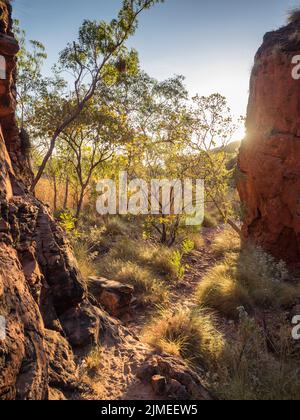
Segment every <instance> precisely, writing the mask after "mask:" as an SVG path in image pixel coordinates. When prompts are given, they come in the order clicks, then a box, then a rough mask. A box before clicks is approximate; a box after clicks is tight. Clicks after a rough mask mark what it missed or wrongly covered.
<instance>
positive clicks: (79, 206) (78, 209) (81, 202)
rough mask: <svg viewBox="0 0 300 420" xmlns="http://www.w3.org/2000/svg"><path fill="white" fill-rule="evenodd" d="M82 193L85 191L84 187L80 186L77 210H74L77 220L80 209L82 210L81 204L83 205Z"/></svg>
mask: <svg viewBox="0 0 300 420" xmlns="http://www.w3.org/2000/svg"><path fill="white" fill-rule="evenodd" d="M84 193H85V189H84V188H82V189H81V192H80V196H79V200H78V203H77V210H76V216H75V217H76V220H77V221H78V220H79V217H80V214H81V210H82V205H83V199H84Z"/></svg>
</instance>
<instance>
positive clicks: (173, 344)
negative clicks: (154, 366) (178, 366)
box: [143, 306, 225, 367]
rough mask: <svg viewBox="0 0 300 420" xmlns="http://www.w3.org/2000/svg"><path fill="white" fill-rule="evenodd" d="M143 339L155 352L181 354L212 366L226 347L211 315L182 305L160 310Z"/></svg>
mask: <svg viewBox="0 0 300 420" xmlns="http://www.w3.org/2000/svg"><path fill="white" fill-rule="evenodd" d="M143 339H144V341H146V342H147V343H148V344H150V345H151V346H152V347H154V348H155V349H156V350H157V351H159V352H162V353H168V354H172V355H175V356H181V357H182V358H183V359H185V360H186V361H188V362H190V363H198V364H199V363H200V364H201V365H204V366H206V367H215V366H216V365H217V363H218V360H219V359H220V358H221V356H222V354H223V352H224V350H225V341H224V338H223V336H222V334H221V333H220V332H219V331H218V330H217V329H216V327H215V325H214V318H213V316H212V315H211V314H209V313H208V312H207V311H204V310H198V311H194V312H193V311H191V310H190V309H188V308H184V307H182V306H179V307H176V308H175V309H162V310H161V311H160V312H159V313H158V314H156V316H155V317H154V318H153V320H152V321H151V323H150V324H149V325H147V326H146V327H145V329H144V333H143Z"/></svg>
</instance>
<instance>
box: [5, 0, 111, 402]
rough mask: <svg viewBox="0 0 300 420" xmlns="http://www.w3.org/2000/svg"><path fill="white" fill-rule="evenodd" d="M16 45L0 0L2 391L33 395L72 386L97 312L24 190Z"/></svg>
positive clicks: (93, 336)
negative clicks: (77, 356) (79, 350)
mask: <svg viewBox="0 0 300 420" xmlns="http://www.w3.org/2000/svg"><path fill="white" fill-rule="evenodd" d="M17 52H18V44H17V42H16V40H15V38H14V36H13V34H12V32H11V7H10V4H9V2H6V1H5V0H0V55H1V56H2V57H4V59H5V63H6V76H5V79H3V80H0V127H1V132H0V216H1V218H0V316H1V319H2V321H3V319H4V320H5V322H6V337H3V331H2V336H0V337H1V338H2V340H1V338H0V399H35V400H38V399H47V398H48V397H49V396H51V395H55V396H59V395H61V394H60V393H61V391H63V392H67V391H68V390H72V389H74V388H76V386H77V385H78V384H77V373H76V365H75V363H74V355H73V350H72V348H71V346H70V344H71V345H73V347H74V348H75V347H85V346H88V345H92V344H95V343H97V341H98V339H99V335H100V332H103V322H102V315H103V313H102V312H101V310H100V309H99V308H96V307H94V306H92V305H91V304H90V303H89V302H88V301H87V300H86V298H85V296H86V290H85V284H84V282H83V281H82V279H81V276H80V273H79V271H78V269H77V266H76V261H75V259H74V258H73V255H72V252H71V250H70V248H69V245H68V242H67V241H66V239H65V236H64V233H63V231H62V230H61V229H60V228H59V227H58V226H57V225H56V223H55V222H54V220H53V218H52V216H51V215H50V213H49V211H48V209H47V208H46V207H45V206H44V205H43V204H42V203H40V202H39V201H38V200H37V199H35V198H34V197H33V196H32V195H31V194H30V193H29V192H28V190H27V187H28V185H29V183H30V181H31V177H32V174H31V172H30V169H29V168H28V165H27V161H26V158H25V157H24V156H23V155H22V147H21V142H20V137H19V130H18V127H17V124H16V119H15V108H16V100H15V98H16V92H15V68H16V54H17ZM3 338H4V339H3ZM67 340H68V341H67Z"/></svg>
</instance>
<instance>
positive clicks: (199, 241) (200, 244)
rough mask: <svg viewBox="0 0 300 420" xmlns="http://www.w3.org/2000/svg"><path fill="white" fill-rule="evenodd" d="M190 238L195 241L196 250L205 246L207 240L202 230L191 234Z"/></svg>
mask: <svg viewBox="0 0 300 420" xmlns="http://www.w3.org/2000/svg"><path fill="white" fill-rule="evenodd" d="M189 239H190V240H191V241H193V242H194V245H195V250H196V251H200V250H201V249H202V248H203V247H205V240H204V239H203V237H202V236H201V233H200V232H198V233H193V234H190V235H189Z"/></svg>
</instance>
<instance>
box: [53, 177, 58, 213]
mask: <svg viewBox="0 0 300 420" xmlns="http://www.w3.org/2000/svg"><path fill="white" fill-rule="evenodd" d="M52 180H53V194H54V195H53V211H54V212H56V211H57V182H56V175H53V177H52Z"/></svg>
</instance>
